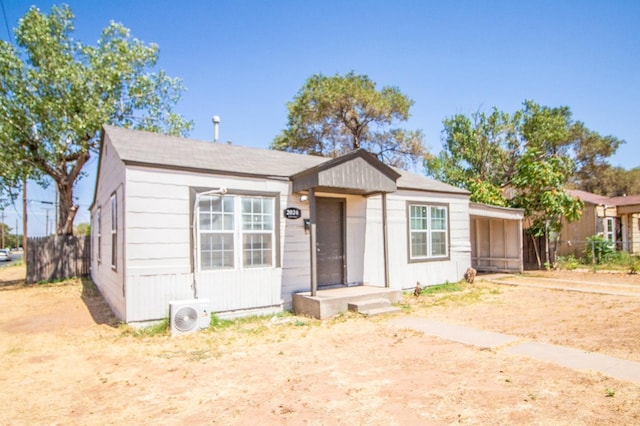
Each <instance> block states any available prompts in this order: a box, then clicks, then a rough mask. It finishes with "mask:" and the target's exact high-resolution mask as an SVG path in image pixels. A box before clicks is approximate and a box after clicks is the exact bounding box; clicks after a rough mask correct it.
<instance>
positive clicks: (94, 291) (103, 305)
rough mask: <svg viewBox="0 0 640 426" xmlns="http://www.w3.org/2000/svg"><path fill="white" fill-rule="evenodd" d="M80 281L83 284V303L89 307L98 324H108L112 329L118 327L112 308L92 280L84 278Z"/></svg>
mask: <svg viewBox="0 0 640 426" xmlns="http://www.w3.org/2000/svg"><path fill="white" fill-rule="evenodd" d="M80 281H81V283H82V301H83V302H84V304H85V305H86V306H87V309H88V310H89V313H90V314H91V317H92V318H93V320H94V321H95V322H96V324H106V325H109V326H111V327H116V326H118V324H119V321H118V319H117V318H116V317H115V315H113V312H112V311H111V308H110V307H109V305H108V304H107V302H106V301H105V300H104V297H102V294H101V293H100V291H99V290H98V288H97V287H96V285H95V284H94V283H93V281H92V280H91V278H89V277H82V278H80Z"/></svg>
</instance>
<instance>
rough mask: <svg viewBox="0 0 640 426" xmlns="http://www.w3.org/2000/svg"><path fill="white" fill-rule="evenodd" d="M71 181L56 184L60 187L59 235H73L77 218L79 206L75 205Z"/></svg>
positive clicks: (57, 231) (57, 230)
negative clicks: (74, 222)
mask: <svg viewBox="0 0 640 426" xmlns="http://www.w3.org/2000/svg"><path fill="white" fill-rule="evenodd" d="M69 180H70V179H67V180H66V181H62V182H56V186H57V187H58V203H59V206H60V207H59V210H58V214H59V216H58V229H56V234H58V235H73V220H74V219H75V217H76V212H77V211H78V206H77V205H75V204H73V181H71V182H69Z"/></svg>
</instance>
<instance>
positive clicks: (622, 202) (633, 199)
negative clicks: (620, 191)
mask: <svg viewBox="0 0 640 426" xmlns="http://www.w3.org/2000/svg"><path fill="white" fill-rule="evenodd" d="M609 200H610V201H611V203H612V204H615V205H616V206H629V205H634V204H640V195H625V196H622V197H611V198H610V199H609Z"/></svg>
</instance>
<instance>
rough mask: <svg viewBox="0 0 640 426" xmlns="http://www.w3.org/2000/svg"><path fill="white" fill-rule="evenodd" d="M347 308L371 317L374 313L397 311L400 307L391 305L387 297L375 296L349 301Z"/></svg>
mask: <svg viewBox="0 0 640 426" xmlns="http://www.w3.org/2000/svg"><path fill="white" fill-rule="evenodd" d="M348 307H349V310H350V311H354V312H358V313H360V314H362V315H365V316H368V317H372V316H375V315H381V314H388V313H393V312H399V311H400V308H397V307H395V306H391V302H390V301H389V299H384V298H375V299H366V300H358V301H354V302H350V303H349V305H348Z"/></svg>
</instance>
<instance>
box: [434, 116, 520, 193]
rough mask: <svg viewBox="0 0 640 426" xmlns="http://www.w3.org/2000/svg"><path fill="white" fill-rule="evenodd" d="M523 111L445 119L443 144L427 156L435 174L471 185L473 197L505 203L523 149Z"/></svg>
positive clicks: (453, 182)
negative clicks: (435, 153) (505, 190)
mask: <svg viewBox="0 0 640 426" xmlns="http://www.w3.org/2000/svg"><path fill="white" fill-rule="evenodd" d="M520 117H521V113H520V112H518V113H516V114H514V115H513V116H510V115H509V114H506V113H503V112H500V111H498V110H497V109H495V108H494V109H493V111H492V113H491V114H488V115H487V114H485V113H483V112H476V113H474V114H472V115H471V117H467V116H465V115H462V114H458V115H455V116H453V117H452V118H447V119H445V120H444V121H443V124H444V130H443V132H442V133H443V135H444V138H443V147H444V149H443V150H442V151H441V152H440V153H439V154H438V155H437V156H432V157H427V159H426V161H425V166H426V168H427V170H428V172H429V174H430V175H431V176H433V177H434V178H436V179H438V180H441V181H444V182H447V183H450V184H452V185H455V186H458V187H460V188H465V189H468V190H469V191H470V192H471V201H475V202H480V203H486V204H492V205H499V206H505V205H506V204H507V200H506V199H505V197H504V196H503V194H502V189H503V187H504V185H505V184H506V183H508V182H509V181H510V179H511V176H512V175H513V170H514V167H515V163H516V160H517V156H518V154H519V152H520V145H521V141H520V135H519V132H518V126H519V125H520Z"/></svg>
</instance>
